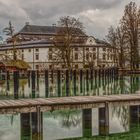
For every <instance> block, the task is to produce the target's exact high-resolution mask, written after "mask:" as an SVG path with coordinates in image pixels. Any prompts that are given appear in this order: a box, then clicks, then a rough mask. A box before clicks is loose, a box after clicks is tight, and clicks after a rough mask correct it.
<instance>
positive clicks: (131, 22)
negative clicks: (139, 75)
mask: <svg viewBox="0 0 140 140" xmlns="http://www.w3.org/2000/svg"><path fill="white" fill-rule="evenodd" d="M139 23H140V9H138V8H137V6H136V3H135V2H130V3H129V4H128V5H126V7H125V10H124V16H123V17H122V19H121V26H122V27H123V30H124V31H125V40H126V41H127V43H128V44H129V46H130V58H131V60H130V65H131V69H137V68H139V51H138V26H139Z"/></svg>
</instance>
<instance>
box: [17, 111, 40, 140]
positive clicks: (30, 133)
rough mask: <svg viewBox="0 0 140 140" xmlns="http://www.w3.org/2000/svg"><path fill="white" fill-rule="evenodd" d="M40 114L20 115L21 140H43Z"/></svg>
mask: <svg viewBox="0 0 140 140" xmlns="http://www.w3.org/2000/svg"><path fill="white" fill-rule="evenodd" d="M42 117H43V116H42V113H36V112H33V113H21V114H20V122H21V123H20V124H21V140H43V118H42Z"/></svg>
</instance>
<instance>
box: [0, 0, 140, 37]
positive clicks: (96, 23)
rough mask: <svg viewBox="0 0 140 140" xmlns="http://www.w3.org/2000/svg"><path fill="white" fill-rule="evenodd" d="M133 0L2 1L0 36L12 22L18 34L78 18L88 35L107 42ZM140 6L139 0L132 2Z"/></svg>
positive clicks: (0, 1) (0, 4)
mask: <svg viewBox="0 0 140 140" xmlns="http://www.w3.org/2000/svg"><path fill="white" fill-rule="evenodd" d="M130 1H131V0H0V32H1V34H3V33H2V30H3V28H5V27H6V26H8V22H9V21H11V22H12V24H13V26H14V27H15V32H18V31H19V30H20V29H21V28H22V27H23V26H24V25H25V23H26V22H29V24H31V25H52V24H57V21H58V20H59V18H60V17H62V16H73V17H75V18H79V20H80V21H81V22H82V23H83V25H84V30H85V32H86V33H87V34H88V35H91V36H94V37H96V38H99V39H104V38H105V35H106V34H107V30H108V28H109V26H111V25H112V26H116V25H117V24H118V23H119V20H120V18H121V17H122V15H123V11H124V7H125V5H127V4H128V3H129V2H130ZM133 1H134V2H136V4H137V5H138V6H140V0H133Z"/></svg>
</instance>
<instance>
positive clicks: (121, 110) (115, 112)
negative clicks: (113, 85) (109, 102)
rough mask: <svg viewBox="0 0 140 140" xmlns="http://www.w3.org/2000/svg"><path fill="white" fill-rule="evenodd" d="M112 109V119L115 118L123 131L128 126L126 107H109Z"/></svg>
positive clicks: (127, 109)
mask: <svg viewBox="0 0 140 140" xmlns="http://www.w3.org/2000/svg"><path fill="white" fill-rule="evenodd" d="M111 107H112V118H113V117H117V118H118V119H119V120H120V124H121V125H122V126H123V128H124V129H125V130H127V129H128V125H129V108H128V106H123V105H122V106H115V105H114V106H111Z"/></svg>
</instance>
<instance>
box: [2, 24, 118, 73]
mask: <svg viewBox="0 0 140 140" xmlns="http://www.w3.org/2000/svg"><path fill="white" fill-rule="evenodd" d="M57 29H58V27H54V26H34V25H29V24H28V25H27V24H26V25H25V26H24V27H23V29H22V30H21V31H20V32H19V33H17V34H16V35H15V36H16V38H18V40H20V41H19V42H17V43H16V46H15V48H16V53H17V55H18V58H19V59H22V60H24V61H26V62H28V64H29V65H30V67H31V69H34V70H40V71H43V70H45V69H53V68H54V69H55V68H65V66H64V63H63V62H59V63H58V62H56V61H54V58H53V52H54V51H55V49H56V48H55V47H54V44H53V43H52V41H51V38H52V37H53V36H55V35H56V33H55V31H56V30H57ZM79 32H80V31H79ZM80 36H82V37H84V39H83V40H82V42H80V43H79V42H76V43H73V44H72V45H71V48H72V67H73V68H76V69H77V68H83V67H89V66H90V67H113V66H117V64H118V59H117V55H116V54H117V51H118V50H117V49H116V48H114V47H111V46H110V45H109V44H107V43H106V42H104V41H100V40H97V39H95V38H94V37H92V36H89V37H88V36H87V35H85V34H84V33H83V32H80ZM7 42H8V43H6V44H2V45H1V47H0V53H1V54H6V55H8V56H10V57H12V51H13V46H12V44H11V42H10V39H8V40H7Z"/></svg>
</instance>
